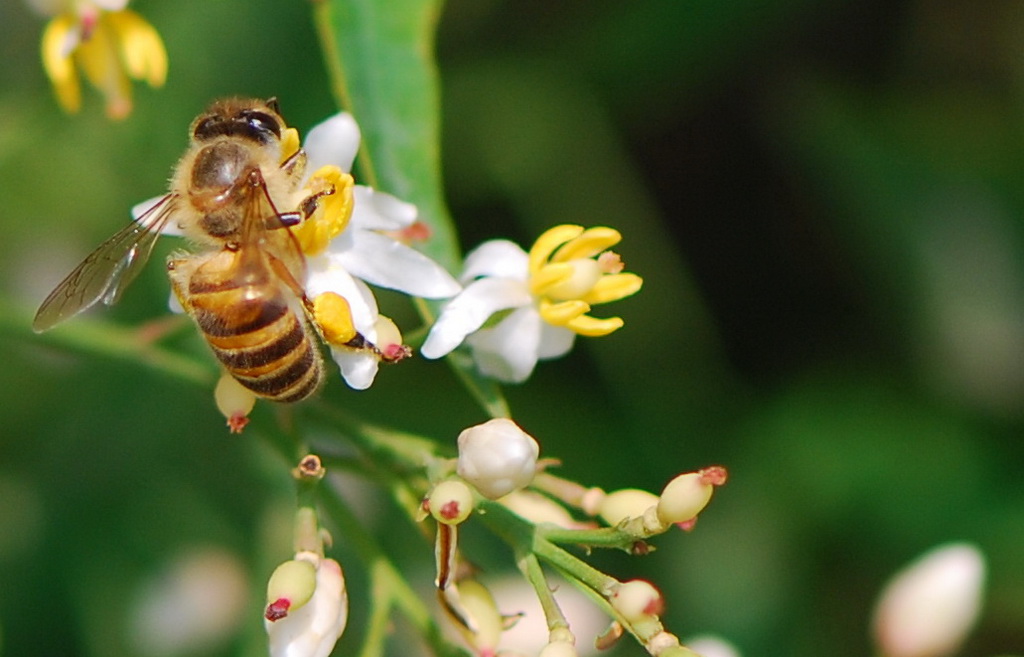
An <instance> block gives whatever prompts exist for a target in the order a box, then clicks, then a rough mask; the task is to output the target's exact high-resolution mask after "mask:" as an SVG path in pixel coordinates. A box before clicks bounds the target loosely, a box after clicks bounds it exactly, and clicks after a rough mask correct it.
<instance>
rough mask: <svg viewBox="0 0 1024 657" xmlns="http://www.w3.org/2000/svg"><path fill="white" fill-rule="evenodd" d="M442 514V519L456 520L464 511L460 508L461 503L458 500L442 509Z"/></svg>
mask: <svg viewBox="0 0 1024 657" xmlns="http://www.w3.org/2000/svg"><path fill="white" fill-rule="evenodd" d="M440 513H441V517H442V518H445V519H447V520H454V519H455V518H458V517H459V514H461V513H462V510H461V508H460V507H459V503H458V502H457V501H456V500H452V501H450V502H447V503H446V504H445V505H444V506H442V507H441V511H440Z"/></svg>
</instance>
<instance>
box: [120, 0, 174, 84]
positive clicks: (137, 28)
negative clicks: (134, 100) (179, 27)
mask: <svg viewBox="0 0 1024 657" xmlns="http://www.w3.org/2000/svg"><path fill="white" fill-rule="evenodd" d="M106 16H107V19H108V20H109V21H110V25H111V27H112V28H113V29H114V31H115V32H116V33H117V38H116V41H117V43H118V45H120V47H121V56H122V57H123V58H124V63H125V67H126V68H127V69H128V75H130V76H131V77H133V78H135V79H136V80H145V81H146V82H148V83H149V85H150V86H151V87H162V86H163V84H164V81H165V80H166V79H167V51H166V50H164V43H163V41H161V40H160V35H159V34H158V33H157V31H156V29H155V28H154V27H153V26H152V25H150V24H149V23H147V22H146V21H145V19H143V18H142V17H141V16H139V15H138V14H136V13H135V12H134V11H131V10H129V9H124V10H122V11H115V12H111V13H109V14H107V15H106Z"/></svg>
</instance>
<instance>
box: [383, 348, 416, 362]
mask: <svg viewBox="0 0 1024 657" xmlns="http://www.w3.org/2000/svg"><path fill="white" fill-rule="evenodd" d="M380 353H381V356H383V357H384V360H385V361H386V362H388V363H397V362H398V361H400V360H405V359H406V358H408V357H409V356H412V349H411V348H409V347H407V346H406V345H404V344H389V345H386V346H385V347H384V348H383V349H381V351H380Z"/></svg>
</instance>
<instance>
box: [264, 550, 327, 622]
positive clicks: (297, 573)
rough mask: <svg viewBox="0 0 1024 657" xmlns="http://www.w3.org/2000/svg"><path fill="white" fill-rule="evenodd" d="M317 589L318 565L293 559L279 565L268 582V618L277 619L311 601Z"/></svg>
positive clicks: (304, 560) (266, 613) (266, 614)
mask: <svg viewBox="0 0 1024 657" xmlns="http://www.w3.org/2000/svg"><path fill="white" fill-rule="evenodd" d="M315 590H316V566H314V565H313V564H312V563H311V562H310V561H308V560H306V559H292V560H290V561H285V562H284V563H283V564H281V565H280V566H278V567H277V568H276V569H275V570H274V573H273V574H272V575H271V576H270V581H268V582H267V610H266V612H265V614H264V615H265V616H266V617H267V620H270V621H276V620H279V619H281V618H284V617H285V616H287V615H288V614H289V613H291V612H293V611H297V610H298V609H300V608H301V607H302V605H304V604H306V603H307V602H309V599H310V598H312V597H313V591H315Z"/></svg>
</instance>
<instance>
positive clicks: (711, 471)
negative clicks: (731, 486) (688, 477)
mask: <svg viewBox="0 0 1024 657" xmlns="http://www.w3.org/2000/svg"><path fill="white" fill-rule="evenodd" d="M699 472H700V483H702V484H706V485H710V486H721V485H722V484H724V483H725V480H726V479H728V478H729V473H728V472H727V471H726V469H725V468H723V467H722V466H720V465H712V466H709V467H707V468H704V469H703V470H700V471H699Z"/></svg>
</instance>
